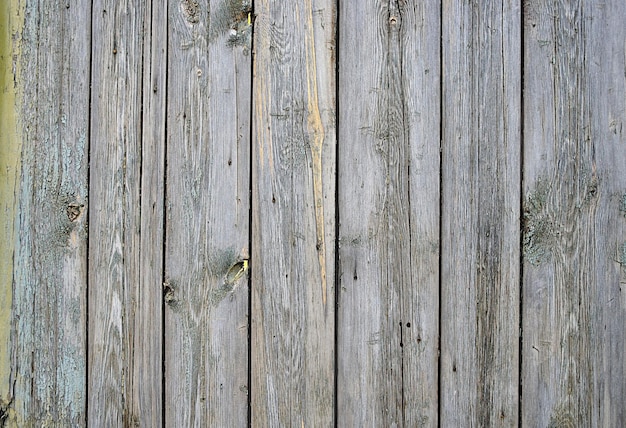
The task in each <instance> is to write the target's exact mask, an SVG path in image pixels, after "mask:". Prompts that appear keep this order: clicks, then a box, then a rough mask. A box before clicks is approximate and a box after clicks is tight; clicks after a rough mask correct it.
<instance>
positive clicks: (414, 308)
mask: <svg viewBox="0 0 626 428" xmlns="http://www.w3.org/2000/svg"><path fill="white" fill-rule="evenodd" d="M342 5H343V7H342V9H341V10H340V13H339V16H340V22H339V24H340V25H339V28H340V34H339V40H340V43H341V45H340V47H339V55H340V61H339V63H340V68H339V81H340V82H341V84H340V87H339V142H340V145H339V151H338V152H339V189H338V196H339V199H338V204H339V220H340V229H339V239H340V241H339V259H340V285H341V287H340V291H339V293H340V296H339V299H338V302H339V306H338V316H337V320H338V324H337V353H338V355H337V360H338V367H337V370H338V374H337V376H338V380H337V388H338V390H337V394H338V396H337V403H338V404H337V405H338V410H337V412H338V414H337V417H338V425H340V426H370V425H372V426H431V425H436V424H437V421H438V415H437V412H438V389H437V382H438V373H437V372H438V369H437V358H438V346H439V343H438V337H439V332H438V319H439V317H438V306H439V294H438V289H439V284H438V280H439V165H440V162H439V149H440V135H439V120H440V117H439V112H440V104H439V103H440V100H439V94H440V93H439V90H440V86H439V85H440V65H439V58H440V54H439V45H440V44H439V37H440V25H439V17H440V3H439V2H438V1H427V2H421V3H420V4H413V5H409V4H407V3H405V2H398V1H373V0H370V1H367V2H363V3H360V4H359V7H358V8H355V7H353V6H351V5H349V4H342Z"/></svg>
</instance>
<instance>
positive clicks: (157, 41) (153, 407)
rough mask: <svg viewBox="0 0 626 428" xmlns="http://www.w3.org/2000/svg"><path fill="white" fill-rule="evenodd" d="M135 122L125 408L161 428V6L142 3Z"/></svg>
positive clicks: (161, 0)
mask: <svg viewBox="0 0 626 428" xmlns="http://www.w3.org/2000/svg"><path fill="white" fill-rule="evenodd" d="M143 25H144V37H145V38H144V41H143V42H144V44H143V50H144V54H143V83H142V92H143V96H142V99H143V103H142V104H143V105H142V111H143V113H142V116H141V165H142V168H141V184H140V185H141V193H140V195H141V201H140V207H141V208H140V209H141V211H140V229H139V230H140V233H141V234H140V238H139V253H140V256H139V271H138V272H137V275H138V277H137V278H136V279H135V284H136V287H135V288H134V289H133V291H132V297H131V300H130V302H131V304H134V305H135V307H134V308H133V311H134V316H135V320H134V324H133V325H132V329H133V330H132V336H131V337H132V341H133V342H132V343H131V346H132V350H133V351H132V352H133V353H132V355H133V358H132V360H131V362H132V365H131V366H130V367H129V370H131V371H130V373H129V375H130V377H131V384H130V385H129V394H130V400H129V401H130V402H129V403H128V407H129V409H130V412H131V414H132V415H133V416H134V419H132V420H129V422H131V423H134V424H135V425H138V426H141V427H158V426H161V425H162V424H163V329H162V327H163V249H164V237H165V231H164V229H163V227H164V208H165V207H164V196H165V106H166V100H165V98H166V94H167V91H166V89H167V87H166V71H167V37H164V35H165V34H167V0H153V1H151V2H146V8H145V17H144V23H143Z"/></svg>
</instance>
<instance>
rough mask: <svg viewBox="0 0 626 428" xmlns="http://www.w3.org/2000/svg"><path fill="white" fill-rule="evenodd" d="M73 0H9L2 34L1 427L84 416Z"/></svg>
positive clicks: (84, 42)
mask: <svg viewBox="0 0 626 428" xmlns="http://www.w3.org/2000/svg"><path fill="white" fill-rule="evenodd" d="M71 6H72V5H60V4H52V3H45V4H41V5H39V4H35V5H33V4H26V5H24V6H19V9H16V8H17V7H18V5H17V4H16V3H14V2H9V5H8V7H9V9H10V10H11V11H12V12H13V13H14V12H15V11H17V10H19V12H18V14H17V15H13V17H17V16H20V15H21V16H23V17H24V18H23V19H24V21H23V25H24V26H23V28H22V29H21V32H20V30H17V29H16V27H13V28H12V31H11V34H10V37H11V39H10V41H8V40H7V42H9V43H18V44H19V45H20V48H19V49H18V50H17V51H14V54H15V55H16V56H11V57H10V59H9V61H10V68H9V69H8V70H6V72H8V73H10V74H9V75H10V76H11V78H12V79H11V80H12V81H11V82H10V83H9V84H10V85H12V86H13V87H12V88H10V90H12V91H17V92H19V94H18V97H17V100H18V104H19V106H18V107H17V115H18V117H17V121H13V123H12V124H11V122H12V121H11V113H14V112H15V111H16V110H13V111H11V110H12V109H14V108H16V107H15V106H11V107H9V106H6V105H5V107H7V108H8V109H9V111H6V110H3V112H5V113H9V115H8V118H7V117H6V116H4V114H3V115H2V121H5V120H7V119H8V123H6V122H5V125H4V126H15V125H17V127H18V128H17V132H16V130H15V129H13V130H12V131H11V133H9V134H8V136H9V142H12V143H13V144H16V145H13V146H11V145H9V146H8V147H7V148H6V149H7V150H8V151H10V150H20V152H19V154H18V153H17V152H13V153H10V152H9V157H8V158H6V159H5V158H4V157H3V162H4V161H5V160H6V161H7V162H8V163H7V166H8V168H7V169H5V167H4V166H3V174H5V173H8V175H7V179H9V180H13V183H12V184H13V186H14V187H13V189H11V190H12V193H10V194H8V196H9V197H8V198H7V200H5V201H3V203H6V202H8V203H12V204H13V208H12V210H14V211H13V213H14V214H15V215H16V216H15V217H14V218H7V219H6V220H7V223H8V227H10V228H12V230H10V231H9V233H10V235H13V242H11V241H10V240H9V241H8V242H7V241H5V242H3V245H14V248H13V249H12V251H11V252H12V255H9V257H10V258H9V260H8V261H9V263H11V264H12V266H11V267H10V268H9V269H12V273H11V274H9V275H8V276H7V277H5V278H6V279H8V280H9V281H10V284H11V286H12V292H11V293H10V294H9V298H10V299H12V300H10V302H11V303H12V306H11V310H10V311H9V314H10V315H9V316H10V327H8V328H7V326H2V327H0V328H2V329H5V328H7V330H6V331H7V332H9V331H10V339H9V345H8V346H9V348H8V352H9V358H10V361H9V365H10V369H9V370H10V372H9V374H8V378H7V373H6V372H5V371H4V368H3V373H2V374H3V376H2V380H3V382H8V384H3V385H2V394H3V396H2V397H1V398H2V409H1V414H0V420H1V421H2V422H3V425H5V424H6V425H7V426H45V425H50V424H61V425H67V426H81V425H84V423H85V401H86V394H85V363H86V361H85V355H86V336H85V333H86V331H85V324H86V304H85V295H86V273H87V270H86V266H87V251H86V250H87V246H86V243H87V236H86V216H85V209H86V205H87V129H88V117H89V116H88V110H89V82H88V76H89V74H88V73H85V70H88V69H89V58H90V55H89V46H90V26H89V16H90V8H89V7H83V8H78V9H76V10H74V8H72V7H71ZM5 7H7V6H2V8H3V9H5ZM5 10H6V9H5ZM13 24H14V23H13ZM4 34H6V33H4ZM18 52H19V53H20V55H19V56H17V54H18ZM5 79H6V78H3V81H4V82H6V80H5ZM7 89H9V88H7V87H6V86H5V87H4V88H3V92H4V91H5V90H7ZM13 94H15V92H13ZM3 95H4V94H3ZM15 99H16V98H15V96H13V97H9V98H8V99H7V102H9V101H13V102H15ZM3 104H4V100H3ZM13 132H15V134H14V133H13ZM6 136H7V134H4V132H3V134H2V137H3V138H5V137H6ZM19 136H21V142H18V141H16V140H14V139H15V138H19ZM4 144H5V141H4V140H3V145H4ZM20 144H21V147H20ZM3 150H4V149H3ZM5 153H7V152H4V153H3V156H4V154H5ZM14 168H15V169H14ZM16 168H19V169H20V172H19V173H18V172H17V170H16ZM11 170H12V171H11ZM11 174H14V175H11ZM18 177H19V178H18ZM3 184H4V185H6V184H8V183H3ZM10 212H11V210H9V211H5V213H6V214H8V213H10ZM11 303H9V304H11ZM4 304H6V302H5V303H4ZM4 337H5V339H6V336H4ZM5 349H6V348H5ZM3 358H5V357H4V356H3ZM5 361H6V360H5ZM7 386H8V391H7V389H6V388H7Z"/></svg>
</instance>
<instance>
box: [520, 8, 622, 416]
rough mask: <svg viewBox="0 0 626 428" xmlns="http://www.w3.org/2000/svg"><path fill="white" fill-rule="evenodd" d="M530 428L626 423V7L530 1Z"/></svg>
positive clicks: (526, 369)
mask: <svg viewBox="0 0 626 428" xmlns="http://www.w3.org/2000/svg"><path fill="white" fill-rule="evenodd" d="M524 8H525V11H524V12H525V21H524V24H525V27H524V28H525V37H524V70H525V71H524V82H525V88H524V94H525V95H524V141H525V143H524V158H525V165H524V183H525V184H524V241H523V244H524V247H523V250H524V285H523V302H524V306H523V308H524V313H523V332H524V335H523V353H522V355H523V365H522V367H523V368H522V374H523V400H522V402H523V409H522V410H523V412H522V422H523V424H524V425H525V426H547V425H549V426H589V427H596V426H597V427H603V426H624V425H625V424H626V411H625V409H624V401H625V399H626V383H625V382H624V377H625V375H626V364H625V362H624V361H625V359H624V352H625V351H626V328H625V327H626V297H625V296H626V291H624V290H623V288H624V282H625V280H626V245H625V243H626V175H625V174H624V171H623V169H624V165H626V151H625V150H624V147H625V146H624V145H625V143H626V137H625V134H624V130H623V125H624V122H625V121H626V113H625V112H626V105H625V104H626V97H625V96H624V95H625V93H626V79H625V77H624V76H625V75H624V70H625V69H626V58H625V56H626V51H625V49H626V45H625V41H626V28H625V27H624V25H623V23H624V19H625V18H626V6H625V5H624V3H623V2H622V1H619V0H610V1H606V2H603V3H597V4H596V3H589V2H583V1H573V2H552V1H542V0H533V1H527V2H525V4H524Z"/></svg>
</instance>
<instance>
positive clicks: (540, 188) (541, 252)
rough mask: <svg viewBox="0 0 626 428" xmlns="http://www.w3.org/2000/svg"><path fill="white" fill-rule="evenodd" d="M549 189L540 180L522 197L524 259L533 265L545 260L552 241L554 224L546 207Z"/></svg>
mask: <svg viewBox="0 0 626 428" xmlns="http://www.w3.org/2000/svg"><path fill="white" fill-rule="evenodd" d="M549 190H550V189H549V185H548V183H547V182H545V181H542V180H540V181H539V182H537V185H536V187H535V189H534V191H532V192H530V193H529V194H527V195H526V198H525V199H524V225H523V251H524V259H525V260H526V261H527V262H529V263H531V264H533V265H539V264H541V263H543V262H545V261H547V259H548V258H549V256H550V248H551V247H552V245H553V241H554V236H555V230H554V224H553V220H552V218H551V217H550V215H549V213H548V212H547V209H546V208H547V197H548V193H549Z"/></svg>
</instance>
